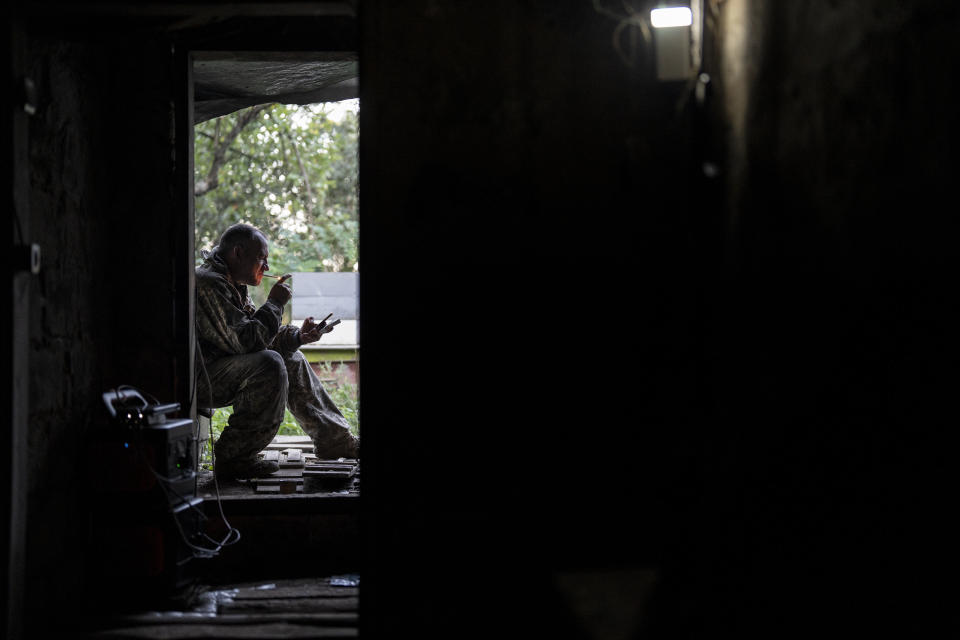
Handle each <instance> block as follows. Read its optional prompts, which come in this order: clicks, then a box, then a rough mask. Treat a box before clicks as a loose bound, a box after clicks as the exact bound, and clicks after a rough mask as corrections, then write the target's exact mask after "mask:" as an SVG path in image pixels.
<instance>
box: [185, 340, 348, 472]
mask: <svg viewBox="0 0 960 640" xmlns="http://www.w3.org/2000/svg"><path fill="white" fill-rule="evenodd" d="M205 366H206V371H207V374H206V375H204V374H203V371H202V370H201V371H200V373H199V376H198V381H197V402H198V404H199V405H200V406H206V405H207V404H208V403H210V402H211V401H212V402H213V406H212V407H210V408H211V409H212V408H217V407H226V406H230V405H233V414H232V415H231V416H230V418H229V421H228V423H227V426H226V427H225V428H224V430H223V433H222V434H220V438H219V440H217V442H216V445H215V448H214V454H215V455H216V461H217V462H218V463H219V462H226V463H234V462H244V461H248V460H252V459H255V458H256V455H257V453H258V452H260V451H262V450H263V449H264V448H265V447H266V446H267V445H268V444H270V441H271V440H273V437H274V436H275V435H277V430H278V429H279V427H280V423H281V422H283V416H284V407H285V406H286V407H289V408H290V413H292V414H293V417H294V418H296V419H297V422H298V423H299V425H300V427H301V428H302V429H303V430H304V432H305V433H306V434H307V435H308V436H310V438H311V439H312V440H313V444H314V447H315V452H316V454H317V457H319V458H328V459H329V458H339V457H347V458H355V457H358V455H359V452H358V447H359V439H358V438H356V437H355V436H354V435H353V434H351V433H350V431H349V428H350V425H349V423H348V422H347V419H346V418H344V417H343V414H342V413H340V410H339V409H337V407H336V405H335V404H334V403H333V401H332V400H331V399H330V396H329V395H327V392H326V390H325V389H324V388H323V385H322V384H321V383H320V379H319V378H318V377H317V374H316V373H315V372H314V371H313V368H312V367H311V366H310V363H309V362H307V359H306V358H304V357H303V354H302V353H300V352H299V351H295V352H294V353H293V355H292V356H291V357H289V358H284V357H283V355H281V354H280V353H278V352H277V351H273V350H270V349H267V350H264V351H258V352H255V353H247V354H243V355H238V356H224V357H222V358H219V359H217V360H214V361H213V362H207V363H205ZM208 378H209V384H208V383H207V380H208Z"/></svg>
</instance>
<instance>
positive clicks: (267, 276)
mask: <svg viewBox="0 0 960 640" xmlns="http://www.w3.org/2000/svg"><path fill="white" fill-rule="evenodd" d="M263 277H264V278H273V279H274V280H283V279H284V278H289V277H290V274H289V273H288V274H287V275H285V276H272V275H270V274H269V273H264V274H263ZM331 315H332V314H331Z"/></svg>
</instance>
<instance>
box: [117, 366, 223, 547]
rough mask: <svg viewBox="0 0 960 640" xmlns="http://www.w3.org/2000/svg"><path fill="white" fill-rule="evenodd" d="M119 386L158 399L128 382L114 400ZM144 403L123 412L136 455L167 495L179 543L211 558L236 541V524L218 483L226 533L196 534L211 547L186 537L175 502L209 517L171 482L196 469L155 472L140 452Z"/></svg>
mask: <svg viewBox="0 0 960 640" xmlns="http://www.w3.org/2000/svg"><path fill="white" fill-rule="evenodd" d="M201 362H202V360H201ZM204 371H206V369H205V368H204ZM121 390H130V391H134V392H136V393H137V394H139V395H140V396H141V398H142V397H143V396H144V395H146V396H148V397H149V398H150V399H151V400H152V401H153V402H154V403H155V404H159V402H157V400H156V398H154V397H153V396H152V395H150V394H144V393H143V392H141V391H140V390H139V389H136V388H135V387H131V386H129V385H120V386H118V387H117V388H116V389H115V393H116V396H117V401H118V402H122V396H121V395H120V391H121ZM147 406H148V405H147V402H146V400H144V404H143V405H142V406H141V407H139V408H136V409H135V411H136V414H134V413H133V412H132V411H129V410H128V413H127V415H126V416H125V418H126V420H127V422H128V424H129V425H130V426H131V427H133V428H135V431H136V433H137V446H136V449H137V453H138V454H139V456H140V458H141V459H142V460H143V463H144V464H145V465H146V467H147V469H149V470H150V472H151V473H152V474H153V476H154V477H155V478H156V479H157V481H158V482H157V485H158V486H159V487H160V489H161V490H162V491H163V494H164V496H165V497H166V499H167V503H168V505H169V511H170V515H171V517H172V518H173V522H174V524H175V525H176V527H177V531H178V532H179V534H180V538H181V540H182V541H183V543H184V544H185V545H186V546H187V547H188V548H189V549H190V551H191V555H192V557H194V558H198V559H208V558H213V557H215V556H217V555H218V554H219V553H220V551H221V550H222V549H223V548H224V547H227V546H230V545H232V544H236V543H237V542H238V541H239V540H240V531H239V530H237V529H236V528H234V527H233V526H232V525H231V524H230V523H229V522H228V521H227V518H226V514H224V512H223V504H222V500H221V498H220V491H219V487H218V489H217V503H218V506H219V510H220V517H221V518H222V519H223V523H224V524H225V525H226V527H227V533H226V535H225V536H224V538H223V539H222V540H220V541H219V542H218V541H216V540H214V539H213V538H211V537H210V536H208V535H207V534H205V533H203V534H200V535H202V536H203V537H204V538H206V539H207V540H208V541H210V542H211V543H213V544H214V547H213V548H208V547H204V546H200V545H196V544H194V543H193V542H191V541H190V539H189V538H188V536H187V534H186V532H185V531H184V530H183V525H182V523H181V522H180V519H179V517H178V516H177V512H176V511H174V506H179V505H181V504H182V505H186V506H188V507H189V508H190V509H192V510H194V511H196V512H197V514H198V515H199V516H200V518H201V519H203V520H209V518H208V517H207V515H206V514H205V513H203V511H201V510H200V509H198V508H197V507H196V505H194V504H193V503H192V502H191V501H190V500H189V499H187V498H186V497H185V496H183V495H181V494H180V492H179V491H177V490H176V489H175V488H174V486H173V485H174V483H176V482H180V481H183V480H189V479H191V478H195V477H196V476H197V472H196V470H191V471H190V472H189V473H188V474H184V475H181V476H180V477H179V478H168V477H167V476H165V475H163V474H161V473H160V472H158V471H157V470H156V469H155V468H154V467H153V465H152V464H151V463H150V460H149V459H147V457H146V455H145V454H144V452H143V450H144V446H143V430H142V421H143V417H144V416H143V410H144V409H145V408H146V407H147ZM198 435H199V434H196V435H195V440H194V441H195V442H197V441H198ZM214 481H215V482H216V477H214ZM171 494H173V495H174V496H176V497H177V498H178V499H179V501H180V502H179V503H178V504H177V505H173V504H171V502H172V501H171Z"/></svg>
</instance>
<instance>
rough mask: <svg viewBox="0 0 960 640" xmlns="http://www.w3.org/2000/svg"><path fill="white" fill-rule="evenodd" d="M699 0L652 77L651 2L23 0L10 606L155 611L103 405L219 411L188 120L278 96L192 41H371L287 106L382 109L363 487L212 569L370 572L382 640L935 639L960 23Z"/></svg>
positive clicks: (254, 574) (371, 204)
mask: <svg viewBox="0 0 960 640" xmlns="http://www.w3.org/2000/svg"><path fill="white" fill-rule="evenodd" d="M678 4H684V3H678ZM692 4H693V5H694V6H695V7H699V8H700V9H701V10H700V11H699V12H698V13H697V16H698V20H699V22H698V23H697V24H698V25H699V26H700V28H701V38H702V39H701V45H702V58H701V60H700V61H699V64H698V65H697V66H696V68H695V69H694V70H693V73H691V75H690V77H689V81H663V80H659V79H658V78H657V75H656V72H655V49H654V47H653V44H652V40H651V38H652V37H656V34H655V33H653V32H650V30H649V28H648V25H647V24H646V23H645V22H644V19H645V16H647V15H648V13H649V10H650V9H651V8H653V7H654V6H657V3H655V2H653V1H652V0H626V1H625V2H619V1H618V2H613V1H606V0H595V1H592V0H577V1H574V2H554V1H540V0H522V1H513V0H510V1H483V2H481V1H478V0H468V1H464V2H438V1H435V0H410V1H405V2H394V1H385V0H362V2H350V1H342V2H334V1H327V2H324V1H319V0H313V1H307V0H303V1H298V0H294V1H292V2H283V3H270V2H257V1H251V2H232V3H230V2H217V1H203V2H196V3H172V2H159V1H147V2H137V3H134V2H83V1H81V2H75V3H58V2H46V1H34V2H14V3H12V4H11V5H10V6H9V8H8V10H7V11H6V13H5V20H4V32H3V35H4V46H3V49H2V51H3V56H4V58H3V59H4V64H5V69H6V74H7V75H6V77H7V84H6V86H7V89H8V91H7V92H6V94H5V95H6V96H7V100H6V101H5V103H4V104H5V108H4V110H3V114H4V115H3V118H4V119H3V127H2V131H3V134H2V142H3V151H4V155H3V164H2V175H3V176H4V187H3V188H4V190H5V192H6V194H7V203H8V205H7V207H5V208H4V210H5V211H6V212H7V213H5V214H4V215H5V216H8V217H9V218H10V222H9V225H10V228H11V229H12V237H13V241H12V246H11V249H9V250H8V256H9V259H10V264H11V268H10V270H9V274H10V276H9V277H10V286H11V290H10V291H11V303H10V310H11V312H10V313H8V314H6V315H5V316H4V320H3V321H2V335H3V338H4V339H3V349H4V352H5V355H4V357H3V358H2V359H0V361H2V362H4V363H6V366H7V367H8V369H9V372H10V379H11V383H10V384H8V385H6V386H5V387H4V389H5V391H4V392H3V393H4V396H3V402H2V403H0V404H2V406H4V407H6V408H7V411H8V416H9V419H8V420H6V421H4V428H3V429H2V430H0V431H2V434H3V435H2V438H3V439H2V441H0V451H3V452H4V456H5V458H4V460H5V462H4V464H3V465H0V466H2V473H0V478H2V480H0V494H2V495H0V501H2V502H0V504H2V509H3V512H4V517H3V518H2V522H4V523H8V525H9V526H4V527H3V530H2V533H0V542H2V543H3V544H2V552H0V558H2V560H0V562H2V565H3V568H4V575H5V576H6V580H5V581H4V583H3V584H2V586H0V593H2V594H3V602H4V607H3V612H2V620H3V624H4V625H5V629H6V633H5V634H0V635H3V636H4V637H9V638H20V637H50V636H51V634H55V635H59V636H60V637H78V636H80V635H81V632H82V631H83V630H88V628H87V627H86V626H85V625H87V624H88V623H89V619H90V618H91V615H92V614H93V613H96V614H97V615H104V616H109V615H111V614H113V613H115V612H116V611H118V610H119V608H120V604H119V601H120V599H121V596H125V599H127V600H130V599H133V600H137V601H140V600H142V601H143V602H142V606H143V607H145V608H149V607H150V606H154V605H153V604H152V603H151V602H150V600H149V598H148V595H150V594H147V593H146V591H143V592H141V591H140V590H139V589H140V587H139V586H137V585H138V583H135V582H131V581H125V580H123V579H120V578H118V579H116V580H114V581H111V580H109V579H106V580H105V579H104V576H105V575H107V576H109V575H110V574H109V571H110V567H109V566H108V565H107V563H105V562H104V558H103V557H102V556H98V555H96V554H91V553H90V552H89V540H90V537H91V535H92V532H94V531H96V530H97V526H98V523H99V522H102V521H103V518H107V517H111V518H114V519H116V518H117V517H118V516H123V514H124V513H126V512H121V511H119V509H120V508H119V507H118V506H117V505H118V503H116V502H114V501H113V499H112V498H110V497H109V496H107V495H105V494H103V492H99V491H97V490H95V488H94V487H93V486H92V485H91V484H90V482H89V480H88V479H89V477H90V474H91V472H92V471H99V470H102V469H103V468H112V467H109V465H112V464H114V462H115V461H112V459H111V458H110V457H109V456H104V455H100V454H99V453H97V450H96V448H95V447H94V446H93V445H94V444H95V443H96V442H97V434H98V433H100V432H101V431H100V430H102V428H103V426H104V424H105V422H106V421H107V415H106V413H105V412H104V403H103V401H102V395H103V393H104V392H105V391H107V390H108V389H114V388H116V387H118V385H131V386H133V387H136V388H138V389H143V390H146V391H148V392H149V393H150V394H152V395H153V396H155V397H156V398H158V399H159V400H161V401H163V402H176V403H180V405H181V410H180V413H179V414H178V417H179V418H183V419H188V420H192V419H193V418H194V417H195V411H196V408H197V407H196V402H195V399H194V397H193V383H194V380H193V370H194V369H193V367H194V362H193V353H194V345H193V338H194V336H193V323H192V319H193V318H192V313H193V295H194V294H193V250H194V247H193V226H192V224H193V218H192V216H193V213H192V211H193V210H192V206H193V200H192V199H193V191H192V177H193V166H192V144H193V143H192V135H193V124H194V121H195V120H196V119H197V118H200V117H207V116H209V115H210V114H216V115H218V114H220V113H221V112H224V111H223V110H224V109H226V110H231V109H233V108H239V106H238V105H240V106H244V105H247V104H252V103H257V102H260V101H266V102H269V101H272V100H274V99H275V98H276V96H275V95H274V96H270V95H261V94H260V93H258V92H257V90H256V89H254V90H252V91H251V92H250V93H249V94H247V95H237V94H231V92H230V91H228V90H227V89H229V87H227V88H224V87H223V86H222V85H220V86H219V87H218V88H216V91H214V90H213V89H211V85H210V84H209V83H207V84H204V82H206V81H207V80H209V78H206V77H201V78H199V80H200V82H197V83H196V84H197V87H195V80H197V78H194V77H193V74H194V66H193V65H194V62H195V61H197V60H201V61H202V60H207V61H209V60H221V61H222V60H234V61H236V60H240V61H246V62H250V61H254V62H259V63H264V62H271V63H274V64H278V65H280V67H282V66H283V64H294V63H304V62H318V61H320V62H328V63H332V62H356V70H358V73H359V82H358V83H357V82H356V81H355V80H351V79H350V77H346V76H338V75H336V74H331V75H330V77H329V78H328V80H329V82H316V83H313V84H311V85H310V86H306V87H303V86H297V87H294V86H292V85H291V87H290V88H289V89H290V90H289V91H288V92H287V93H286V94H284V95H285V97H288V98H289V99H290V100H291V101H297V100H300V101H301V102H310V101H315V100H317V99H321V100H336V99H341V98H342V97H344V96H348V95H359V97H360V104H361V111H360V113H361V115H360V131H361V134H360V141H361V142H360V145H361V148H360V184H361V193H360V203H361V204H360V207H361V213H360V220H361V229H360V234H361V235H360V243H361V245H360V246H361V254H362V259H361V263H362V268H361V271H360V273H361V275H360V292H361V293H360V306H361V309H362V312H363V322H362V324H361V337H360V344H361V345H362V353H361V361H360V362H361V364H360V367H359V372H360V389H361V407H362V434H363V435H362V438H363V481H362V489H361V492H360V496H359V498H358V499H355V500H348V501H344V500H327V501H324V500H320V499H308V500H301V501H299V502H298V501H295V500H282V499H280V500H274V501H272V502H271V504H270V505H269V506H265V504H263V503H261V504H255V503H253V502H250V503H247V504H244V505H242V506H237V507H235V511H234V512H233V513H229V512H228V515H231V516H235V518H236V519H235V521H234V522H233V524H234V525H235V526H237V527H238V528H239V529H241V530H242V531H246V532H248V533H249V535H248V536H246V537H245V541H246V542H245V544H246V546H245V547H243V548H239V547H237V548H228V549H226V550H225V551H224V552H223V553H222V554H221V555H220V557H218V558H216V559H213V560H199V559H198V560H193V561H191V562H190V563H189V564H188V567H189V572H190V573H191V575H194V576H196V577H197V578H198V579H200V580H206V581H211V582H216V581H224V580H227V581H229V580H235V581H257V580H270V579H273V578H280V577H285V578H309V577H317V576H325V575H330V574H336V573H351V574H352V573H357V574H358V575H360V576H361V582H360V588H359V617H358V618H357V620H356V623H355V624H354V625H353V626H352V627H348V628H345V627H343V626H340V627H338V628H339V629H340V630H341V631H343V630H344V629H346V632H347V633H348V634H349V633H353V634H354V635H356V634H359V635H360V636H361V637H364V638H374V637H382V638H393V637H398V635H401V634H402V635H403V636H410V637H444V638H463V637H538V638H539V637H553V638H641V637H642V638H716V637H723V636H726V635H731V636H736V637H745V636H746V637H765V638H769V637H788V636H793V635H803V636H804V637H810V634H813V633H816V634H817V635H818V636H819V635H826V634H828V633H829V634H832V633H842V634H845V635H847V636H849V637H868V636H869V635H871V634H873V633H876V632H890V631H897V632H901V633H904V634H908V635H909V636H910V637H918V636H917V635H916V634H920V633H922V634H924V635H928V634H930V633H932V632H936V631H938V630H939V629H940V628H941V625H942V624H944V623H945V622H946V620H947V619H948V617H949V614H950V612H951V610H952V607H953V604H952V598H951V596H950V593H951V586H950V579H951V578H952V577H953V575H954V574H953V567H954V564H955V563H954V560H955V557H956V551H955V548H956V539H955V537H954V536H952V535H951V534H950V533H949V531H950V529H949V527H948V523H949V522H950V521H951V520H952V517H951V516H950V511H951V509H952V506H951V505H952V504H953V498H954V487H955V481H954V480H953V473H952V467H953V464H954V463H953V461H954V458H955V455H956V451H957V447H956V437H955V436H954V431H955V429H954V428H952V427H950V426H949V425H950V424H953V414H954V411H955V409H954V404H955V403H954V402H953V392H954V391H955V389H954V387H955V383H954V380H955V375H954V374H955V368H956V364H957V362H958V359H957V352H956V349H955V348H954V344H955V339H954V336H953V334H954V332H955V330H956V327H957V326H958V325H957V316H956V314H955V306H956V303H955V298H956V291H955V289H956V285H955V284H954V277H953V276H949V273H950V272H951V269H953V268H955V264H954V263H955V262H956V255H957V251H956V247H955V240H956V237H957V235H956V226H957V225H956V219H957V217H956V214H955V211H954V210H955V208H956V207H955V206H954V201H955V197H956V185H955V182H954V180H955V179H956V175H957V149H958V142H960V140H958V119H957V108H956V105H957V101H956V99H957V93H958V92H957V83H958V75H957V73H956V69H955V67H956V60H957V59H960V58H958V54H960V51H958V38H957V37H956V34H957V32H958V27H960V10H958V8H957V5H956V4H955V3H950V2H940V1H936V0H909V1H902V2H874V1H868V0H838V1H828V0H797V1H793V0H791V1H790V2H775V1H773V0H704V2H702V3H701V2H694V3H692ZM649 34H652V35H649ZM330 68H331V69H332V68H334V67H330ZM342 70H343V69H341V71H342ZM265 73H266V71H265ZM201 75H202V74H201ZM347 75H349V74H347ZM318 77H319V76H318ZM351 77H353V78H356V75H353V76H351ZM308 84H309V83H308ZM357 87H358V88H357ZM195 88H199V89H200V90H199V91H197V92H195V91H194V90H195ZM204 88H206V89H205V91H206V92H204ZM218 92H219V93H218ZM357 92H358V93H357ZM213 103H217V104H213ZM201 107H203V108H207V107H209V108H210V110H209V111H203V109H202V108H201ZM218 109H219V111H218ZM210 117H212V116H210ZM33 245H36V247H38V249H39V264H37V263H36V258H35V257H34V258H32V256H33V255H35V250H33V251H34V253H31V251H32V249H31V247H32V246H33ZM951 265H954V266H951ZM32 267H33V268H32ZM422 323H427V324H429V326H430V335H431V336H432V337H431V341H430V343H429V344H421V343H418V344H411V343H410V341H409V335H410V333H411V332H410V327H411V326H412V325H414V324H417V325H420V324H422ZM951 327H952V328H951ZM417 334H418V335H422V332H420V331H418V332H417ZM427 391H429V393H428V394H427ZM427 397H428V398H429V402H425V400H424V399H425V398H427ZM210 507H211V505H209V504H205V505H204V506H203V508H205V509H208V508H210ZM131 513H132V512H131ZM211 513H213V512H211ZM130 517H133V515H131V516H130ZM131 540H132V539H131V538H124V542H125V543H130V544H127V546H126V547H121V546H111V552H113V551H115V552H116V553H118V554H120V555H119V556H118V557H121V558H123V557H125V558H127V560H128V561H129V562H130V563H131V566H133V565H136V564H137V562H140V561H145V560H147V558H146V556H145V555H144V552H143V551H142V550H141V549H139V547H138V546H137V545H136V544H133V543H131ZM118 545H119V543H118ZM268 546H270V547H271V548H274V549H277V550H279V552H281V553H282V554H286V555H285V556H284V557H286V558H287V559H288V560H290V561H289V562H283V563H281V564H280V565H278V564H276V563H268V562H266V561H264V559H263V556H262V551H263V549H265V548H266V547H268ZM124 554H125V555H124ZM278 566H282V567H285V568H286V569H285V570H282V569H278V568H277V567H278ZM281 573H283V574H284V575H283V576H281V575H280V574H281ZM91 584H97V585H98V586H97V590H92V589H91V587H90V585H91ZM218 637H228V636H218ZM238 637H239V636H238ZM291 637H292V636H291Z"/></svg>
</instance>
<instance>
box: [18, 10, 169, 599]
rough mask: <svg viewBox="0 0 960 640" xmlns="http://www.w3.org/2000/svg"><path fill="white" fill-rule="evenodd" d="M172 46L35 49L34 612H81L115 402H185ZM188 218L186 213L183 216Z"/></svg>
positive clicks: (41, 44)
mask: <svg viewBox="0 0 960 640" xmlns="http://www.w3.org/2000/svg"><path fill="white" fill-rule="evenodd" d="M167 54H169V47H167V49H166V51H164V50H163V49H162V48H159V47H158V46H157V45H156V44H153V43H151V42H149V39H146V40H144V41H143V42H140V43H131V42H126V41H123V40H113V41H110V40H109V39H106V38H104V39H103V40H102V41H101V42H99V43H98V42H96V41H94V39H88V38H84V37H83V36H80V37H78V38H74V39H68V38H60V37H50V36H45V35H44V34H43V32H42V29H41V30H39V31H38V32H36V33H34V34H33V35H32V36H31V39H30V60H31V68H30V74H31V76H32V78H33V79H34V81H35V83H36V84H37V87H38V96H39V98H38V112H37V114H36V115H35V116H34V117H33V118H32V120H31V122H30V163H31V168H30V175H31V225H32V229H33V233H34V234H35V237H36V238H38V239H39V240H38V241H39V242H40V244H41V245H42V251H43V268H42V271H41V273H40V274H39V275H38V276H37V277H36V280H35V284H34V290H33V294H34V295H33V299H32V306H31V310H30V313H31V325H32V329H31V344H30V368H31V380H30V406H31V413H30V427H29V429H30V432H29V445H30V455H29V457H30V496H29V507H28V508H29V514H28V536H29V547H28V561H27V563H28V576H29V583H28V608H30V610H31V611H35V610H37V608H39V607H42V606H46V605H47V604H48V603H49V602H60V603H65V605H66V606H67V607H68V608H69V607H72V606H80V601H79V599H78V596H79V595H80V592H78V589H79V586H80V585H81V584H82V581H83V579H84V577H85V572H87V571H95V570H97V559H96V558H90V557H87V556H86V553H85V551H86V549H85V546H86V537H87V530H88V526H89V518H90V515H89V510H90V507H91V502H92V500H94V496H93V495H92V493H91V491H90V487H89V486H88V485H87V483H86V479H85V474H86V472H87V468H88V465H98V464H103V462H102V461H98V460H95V459H91V458H89V457H88V454H87V450H86V445H87V443H88V436H89V434H90V433H91V431H92V430H93V429H95V428H98V427H101V426H102V425H103V424H104V421H105V418H106V413H105V409H104V407H103V404H102V400H101V397H100V396H101V394H102V393H103V392H105V391H106V390H107V389H109V388H114V387H116V386H118V385H120V384H129V385H133V386H136V387H138V388H141V389H143V390H144V391H147V392H148V393H151V394H154V395H155V396H157V397H158V399H160V400H161V401H170V400H172V399H173V393H174V389H173V384H174V382H173V375H172V372H173V371H174V355H173V354H174V353H175V349H174V348H173V340H174V337H173V336H174V320H173V310H174V301H173V297H174V296H173V266H174V265H173V256H174V247H173V244H172V243H173V235H172V233H171V220H172V216H171V213H172V212H173V210H174V209H173V206H172V198H173V190H172V186H171V182H170V179H171V165H172V153H171V151H172V138H171V136H172V131H171V110H172V103H171V95H172V91H171V86H170V69H169V60H168V58H167V57H166V56H167ZM178 213H180V212H178Z"/></svg>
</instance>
